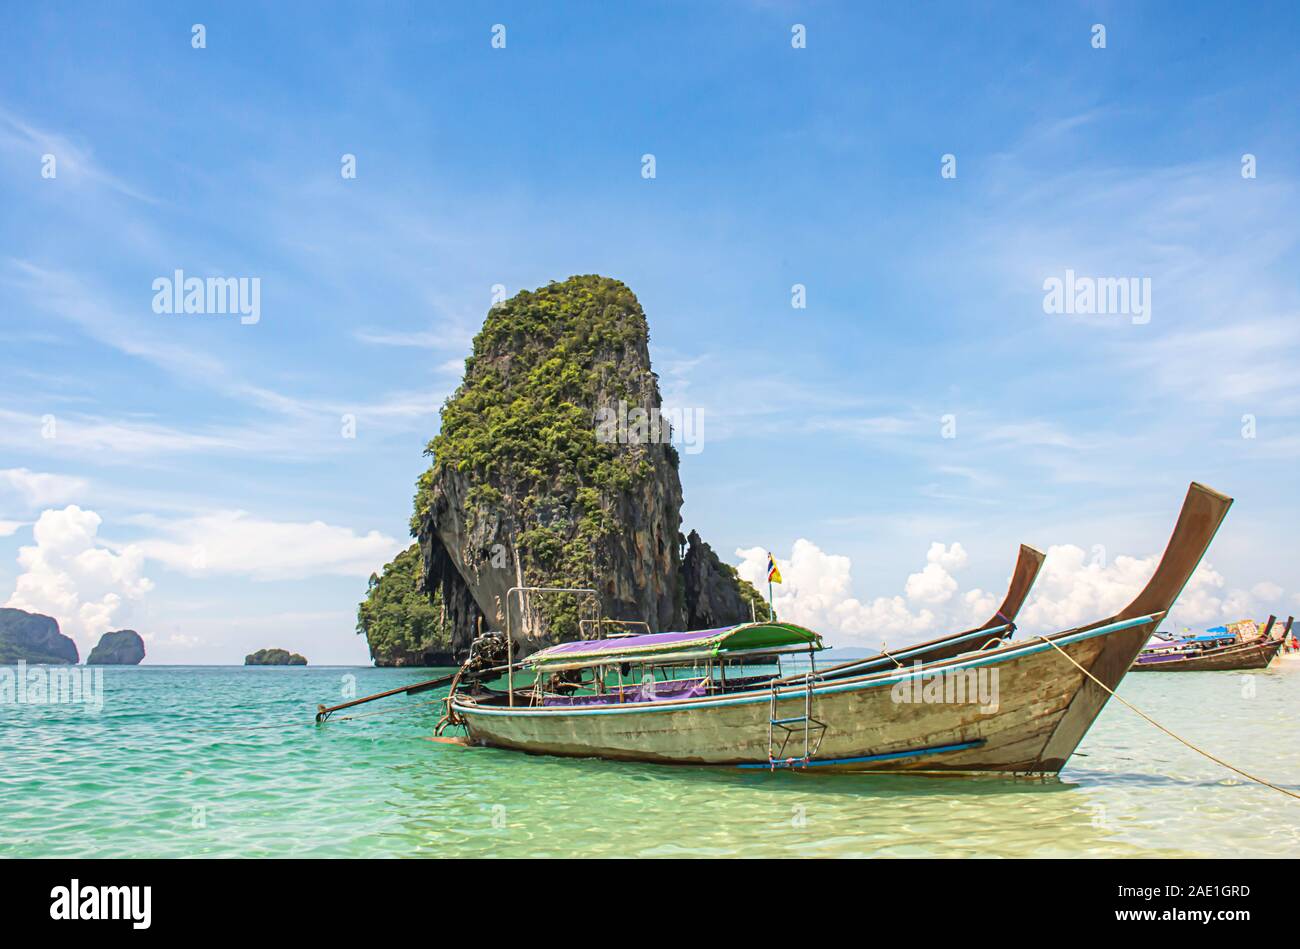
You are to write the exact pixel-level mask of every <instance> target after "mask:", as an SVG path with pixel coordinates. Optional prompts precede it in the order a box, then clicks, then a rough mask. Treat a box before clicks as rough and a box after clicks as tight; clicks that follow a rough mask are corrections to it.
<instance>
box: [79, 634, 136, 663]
mask: <svg viewBox="0 0 1300 949" xmlns="http://www.w3.org/2000/svg"><path fill="white" fill-rule="evenodd" d="M143 658H144V640H143V639H141V638H140V634H139V633H137V632H136V631H135V630H133V629H119V630H117V631H116V632H112V633H105V634H104V635H103V636H101V637H100V638H99V643H98V645H96V646H95V648H94V649H92V650H91V651H90V655H89V656H87V657H86V665H88V666H138V665H139V664H140V660H141V659H143Z"/></svg>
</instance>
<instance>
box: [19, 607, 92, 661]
mask: <svg viewBox="0 0 1300 949" xmlns="http://www.w3.org/2000/svg"><path fill="white" fill-rule="evenodd" d="M79 658H80V656H79V655H78V653H77V644H76V643H75V642H73V641H72V640H71V639H69V638H68V637H67V636H64V635H63V634H62V633H60V632H59V624H58V621H56V620H55V619H54V618H53V617H50V616H43V615H42V614H40V613H28V612H26V611H25V610H15V609H9V608H3V609H0V665H8V664H11V663H15V662H19V661H20V660H21V661H23V662H29V663H46V664H49V665H67V664H73V665H75V664H76V662H77V660H78V659H79Z"/></svg>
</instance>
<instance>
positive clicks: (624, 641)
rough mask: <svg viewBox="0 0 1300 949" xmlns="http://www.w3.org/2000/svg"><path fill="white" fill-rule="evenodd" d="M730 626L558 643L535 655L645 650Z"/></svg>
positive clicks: (697, 638)
mask: <svg viewBox="0 0 1300 949" xmlns="http://www.w3.org/2000/svg"><path fill="white" fill-rule="evenodd" d="M732 628H733V627H731V626H720V627H718V628H717V629H693V630H691V631H690V632H689V633H647V634H646V635H644V636H625V637H622V638H620V639H602V640H599V641H596V640H590V639H579V640H576V641H575V642H571V643H560V644H559V645H558V646H550V647H549V648H547V649H543V650H542V651H541V652H539V653H537V654H536V656H534V657H533V658H536V657H537V656H546V657H548V658H549V657H550V656H567V655H569V654H570V653H575V652H577V653H581V652H590V651H591V650H592V649H593V648H599V647H604V648H605V649H610V650H613V649H617V650H624V649H628V650H632V649H638V650H639V649H645V648H647V647H651V646H664V645H667V644H669V643H692V642H697V641H700V640H706V639H713V638H714V637H715V636H719V635H721V634H722V633H725V632H727V631H728V630H729V629H732Z"/></svg>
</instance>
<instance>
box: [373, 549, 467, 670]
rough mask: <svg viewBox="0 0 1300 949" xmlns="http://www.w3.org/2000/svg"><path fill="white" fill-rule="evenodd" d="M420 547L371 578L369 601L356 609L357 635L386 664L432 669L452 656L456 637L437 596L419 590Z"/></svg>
mask: <svg viewBox="0 0 1300 949" xmlns="http://www.w3.org/2000/svg"><path fill="white" fill-rule="evenodd" d="M423 569H424V568H423V565H422V564H421V562H420V545H419V544H412V545H411V546H410V547H408V548H407V549H406V550H404V551H402V552H401V553H400V554H398V555H397V556H396V557H395V558H394V559H393V562H392V563H390V564H386V565H385V566H384V569H383V571H382V572H381V573H379V574H373V573H372V574H371V575H370V585H369V587H368V588H367V590H366V598H365V599H364V600H362V601H361V605H360V606H359V607H358V608H357V632H358V633H360V634H361V635H363V636H365V637H366V641H367V642H368V643H369V644H370V657H371V658H372V659H374V660H375V661H376V662H378V663H380V664H381V665H389V666H410V665H416V666H419V665H428V664H429V663H430V662H432V661H434V660H435V659H436V658H438V657H439V656H441V655H445V654H448V653H450V652H451V637H450V634H449V630H448V629H447V625H446V623H445V622H444V620H443V616H442V604H441V601H440V599H439V597H438V596H437V594H436V592H435V595H434V596H432V597H430V596H428V595H426V594H425V593H424V592H423V591H422V590H421V589H420V588H419V581H420V576H421V574H422V573H423Z"/></svg>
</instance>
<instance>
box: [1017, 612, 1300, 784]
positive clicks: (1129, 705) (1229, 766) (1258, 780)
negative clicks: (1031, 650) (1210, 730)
mask: <svg viewBox="0 0 1300 949" xmlns="http://www.w3.org/2000/svg"><path fill="white" fill-rule="evenodd" d="M1038 638H1039V639H1041V640H1042V641H1043V642H1045V643H1047V644H1048V645H1049V646H1051V647H1052V648H1053V649H1055V650H1056V651H1057V652H1059V653H1060V654H1061V655H1062V656H1064V657H1065V658H1066V659H1068V660H1070V662H1071V663H1073V664H1074V667H1075V668H1076V669H1078V670H1079V671H1080V672H1082V673H1083V674H1084V675H1086V676H1087V677H1088V678H1089V679H1091V680H1092V681H1093V682H1095V683H1097V684H1098V685H1099V686H1101V687H1102V688H1103V689H1104V690H1105V691H1106V692H1107V693H1108V694H1109V695H1110V696H1111V698H1113V699H1115V700H1116V701H1117V702H1119V703H1120V704H1122V705H1123V706H1124V707H1125V708H1127V709H1129V710H1130V711H1133V712H1136V713H1137V714H1138V715H1140V716H1141V717H1142V718H1144V719H1146V721H1148V722H1149V723H1151V724H1152V725H1154V726H1155V727H1156V728H1158V729H1160V730H1161V731H1162V732H1164V733H1165V734H1166V735H1168V736H1169V737H1170V738H1172V739H1174V740H1175V741H1177V742H1179V743H1181V744H1183V745H1186V746H1187V747H1188V748H1190V749H1192V751H1194V752H1196V753H1197V754H1199V755H1204V756H1205V757H1206V758H1209V759H1210V760H1211V761H1213V762H1214V763H1215V764H1217V765H1222V766H1223V767H1225V768H1227V769H1228V770H1229V771H1232V772H1234V773H1236V774H1239V775H1241V776H1242V777H1243V778H1247V779H1249V780H1251V781H1254V782H1255V783H1257V784H1262V785H1264V787H1266V788H1272V789H1273V790H1274V791H1280V792H1281V793H1282V794H1285V795H1286V796H1287V797H1293V798H1295V799H1296V800H1298V801H1300V794H1297V793H1296V792H1295V791H1289V790H1287V789H1286V788H1284V787H1279V786H1278V785H1276V784H1274V783H1273V782H1271V781H1265V780H1264V779H1263V778H1261V777H1257V776H1256V775H1253V774H1251V773H1250V772H1249V771H1245V770H1243V769H1241V768H1238V767H1237V766H1236V765H1232V764H1228V762H1226V761H1224V760H1223V759H1222V758H1216V757H1215V756H1214V755H1212V754H1210V753H1209V752H1208V751H1206V750H1205V749H1204V748H1199V747H1197V746H1196V745H1195V744H1193V743H1192V742H1190V741H1188V740H1187V739H1186V738H1183V737H1182V736H1181V735H1177V734H1175V733H1174V732H1172V731H1170V730H1169V729H1168V728H1165V726H1163V725H1161V724H1160V723H1159V722H1157V721H1156V720H1155V719H1154V718H1152V717H1151V716H1150V715H1148V714H1147V713H1146V712H1144V711H1142V710H1141V709H1140V708H1138V707H1137V706H1136V705H1134V704H1133V703H1132V702H1129V701H1127V700H1125V699H1124V698H1121V697H1120V696H1118V695H1116V694H1115V690H1114V689H1112V688H1111V687H1110V686H1108V685H1107V684H1106V683H1105V682H1102V681H1101V680H1100V679H1098V678H1097V677H1096V676H1095V675H1093V674H1092V673H1091V672H1089V671H1088V670H1087V669H1085V668H1084V667H1083V666H1081V665H1079V663H1078V662H1077V661H1076V660H1075V658H1074V657H1073V656H1071V655H1070V654H1069V653H1068V652H1066V651H1065V650H1064V649H1062V648H1061V647H1060V646H1058V645H1057V644H1056V643H1055V642H1053V641H1052V640H1050V639H1048V638H1047V637H1046V636H1039V637H1038Z"/></svg>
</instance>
